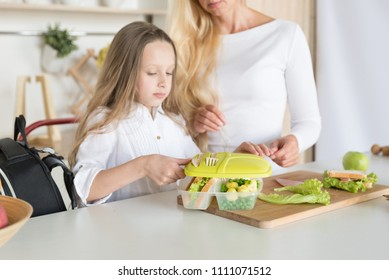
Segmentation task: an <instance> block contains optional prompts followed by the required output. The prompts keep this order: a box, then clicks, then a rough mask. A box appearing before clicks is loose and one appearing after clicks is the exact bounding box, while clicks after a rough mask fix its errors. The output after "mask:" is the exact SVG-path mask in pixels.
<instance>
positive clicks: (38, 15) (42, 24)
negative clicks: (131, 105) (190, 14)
mask: <svg viewBox="0 0 389 280" xmlns="http://www.w3.org/2000/svg"><path fill="white" fill-rule="evenodd" d="M127 1H128V0H127ZM132 1H133V0H132ZM84 2H85V3H86V2H87V1H86V0H85V1H84ZM163 2H164V1H162V0H159V1H157V2H155V1H154V2H153V1H149V2H144V1H142V2H140V3H142V5H143V6H142V7H144V6H146V7H151V5H152V4H158V5H157V8H161V7H163V6H164V5H165V6H166V2H165V4H164V5H162V4H163ZM144 19H145V18H144V17H143V16H141V15H139V16H129V15H127V14H99V13H76V12H56V11H46V12H45V11H12V10H11V11H10V10H3V9H0V31H24V30H27V31H45V30H46V29H47V26H48V24H52V23H55V22H60V24H61V26H62V27H65V28H68V29H69V30H71V31H86V32H110V33H112V34H114V33H115V32H117V31H118V30H119V29H120V28H121V27H123V26H124V25H126V24H127V23H129V22H131V21H134V20H144ZM155 23H156V25H158V26H160V27H162V28H164V23H165V18H164V16H156V17H155ZM112 38H113V35H109V36H101V35H100V36H80V37H78V40H77V44H78V46H79V50H77V51H76V52H74V53H73V54H71V58H70V61H71V62H70V65H74V64H75V63H77V62H78V61H79V59H80V58H81V57H82V56H83V55H85V54H86V50H87V49H90V48H92V49H94V50H95V52H96V53H97V52H98V51H99V50H100V49H101V48H102V47H104V46H106V45H107V44H108V43H109V42H110V41H111V40H112ZM42 46H43V39H42V38H41V36H21V35H1V34H0V50H1V51H0V138H3V137H11V136H13V125H14V117H15V96H16V81H17V77H18V76H21V75H31V76H35V75H38V74H41V73H43V70H42V69H41V64H40V58H41V52H42ZM83 71H85V72H87V73H92V74H93V73H94V72H93V71H95V72H96V71H97V70H96V66H95V63H94V62H93V61H89V63H88V65H86V67H85V69H83ZM88 77H89V78H90V79H91V81H92V80H93V78H94V77H93V75H89V76H88ZM48 78H49V85H50V89H51V92H52V96H53V100H54V109H55V112H56V115H57V117H67V116H71V115H72V114H71V110H70V109H71V107H72V106H73V105H74V103H75V102H76V101H77V100H78V98H79V97H80V95H83V94H85V93H84V92H83V89H82V88H81V87H80V86H79V85H78V84H77V83H76V81H75V80H74V79H73V78H72V77H71V76H69V75H67V74H66V73H64V74H61V75H53V74H48ZM26 111H27V113H26V117H27V122H28V123H32V122H34V121H36V120H39V119H43V118H45V116H44V113H43V104H42V100H41V93H40V88H39V87H38V85H37V84H35V85H34V84H31V85H30V86H29V87H28V88H27V108H26Z"/></svg>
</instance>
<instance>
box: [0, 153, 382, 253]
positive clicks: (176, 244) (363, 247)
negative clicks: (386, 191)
mask: <svg viewBox="0 0 389 280" xmlns="http://www.w3.org/2000/svg"><path fill="white" fill-rule="evenodd" d="M369 157H370V161H371V164H370V169H369V170H371V171H374V172H375V173H376V174H377V175H378V183H379V184H382V185H389V157H383V156H372V155H369ZM332 168H333V169H339V168H341V160H333V161H327V162H321V163H319V162H313V163H308V164H304V165H299V166H295V167H293V168H289V169H285V170H282V171H280V170H279V171H277V172H275V174H278V173H284V172H289V171H294V170H312V171H317V172H323V171H324V170H325V169H332ZM176 197H177V192H176V191H170V192H165V193H158V194H153V195H147V196H142V197H138V198H132V199H128V200H123V201H118V202H112V203H107V204H104V205H98V206H93V207H89V208H83V209H78V210H73V211H68V212H62V213H57V214H52V215H46V216H42V217H36V218H31V219H30V220H29V221H28V222H27V223H26V224H25V226H24V227H23V228H22V229H21V230H20V231H19V232H18V233H17V234H16V235H15V236H14V237H13V238H12V239H11V240H10V241H9V242H8V243H7V244H5V245H4V246H3V247H1V248H0V259H14V260H17V259H60V260H61V259H65V260H66V259H137V260H139V259H144V260H150V259H153V260H158V259H166V260H171V259H176V260H180V259H263V260H278V259H286V260H288V259H296V260H302V259H313V260H329V259H351V260H357V259H385V260H388V259H389V249H388V248H389V201H387V200H385V198H383V197H379V198H377V199H373V200H370V201H367V202H363V203H360V204H357V205H353V206H348V207H346V208H342V209H339V210H335V211H331V212H328V213H324V214H321V215H317V216H314V217H310V218H306V219H303V220H300V221H296V222H292V223H289V224H286V225H283V226H279V227H276V228H273V229H260V228H256V227H253V226H249V225H245V224H242V223H239V222H235V221H232V220H229V219H225V218H222V217H219V216H215V215H212V214H209V213H206V212H203V211H197V210H187V209H185V208H183V207H182V206H180V205H177V200H176Z"/></svg>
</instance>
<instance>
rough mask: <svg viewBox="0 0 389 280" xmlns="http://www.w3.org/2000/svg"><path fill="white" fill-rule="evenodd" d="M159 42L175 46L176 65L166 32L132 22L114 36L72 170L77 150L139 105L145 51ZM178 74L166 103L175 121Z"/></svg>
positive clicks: (78, 139) (79, 130)
mask: <svg viewBox="0 0 389 280" xmlns="http://www.w3.org/2000/svg"><path fill="white" fill-rule="evenodd" d="M157 40H160V41H164V42H168V43H170V44H171V45H172V47H173V50H174V53H175V58H176V61H175V64H176V65H177V53H176V49H175V46H174V43H173V41H172V40H171V39H170V37H169V36H168V35H167V34H166V33H165V32H164V31H163V30H161V29H159V28H158V27H156V26H155V25H153V24H151V23H147V22H142V21H137V22H132V23H130V24H128V25H126V26H124V27H123V28H122V29H121V30H119V32H118V33H117V34H116V35H115V37H114V38H113V40H112V43H111V44H110V47H109V50H108V53H107V56H106V58H105V61H104V64H103V67H102V69H101V72H100V75H99V78H98V80H97V85H96V89H95V92H94V94H93V96H92V98H91V100H90V101H89V103H88V106H87V108H86V112H85V113H84V115H83V117H81V119H80V122H79V126H78V128H77V132H76V139H75V144H74V147H73V150H72V152H71V153H70V155H69V164H70V166H72V167H73V166H74V165H75V163H76V156H77V152H78V149H79V147H80V145H81V143H82V142H83V141H84V140H85V138H86V137H87V136H88V135H89V134H90V133H102V131H103V129H104V128H105V127H107V125H108V124H111V123H113V124H115V122H117V121H118V120H121V119H123V118H125V117H127V116H128V114H129V113H130V112H131V109H132V108H133V106H134V103H135V101H136V81H137V79H138V74H139V69H140V65H141V60H142V55H143V51H144V48H145V47H146V45H147V44H149V43H152V42H154V41H157ZM175 72H176V71H175V70H174V72H173V84H172V89H171V92H170V94H169V96H168V97H167V98H166V100H165V101H164V102H163V109H164V111H165V113H166V114H168V115H169V116H170V117H172V118H173V117H174V115H177V114H180V113H181V112H180V110H179V109H178V108H179V107H178V106H177V104H178V103H177V98H176V96H175V90H174V79H175V75H176V74H175ZM101 110H104V111H105V112H106V114H105V117H104V118H102V119H100V120H98V121H93V122H91V120H95V118H96V116H97V114H99V112H101Z"/></svg>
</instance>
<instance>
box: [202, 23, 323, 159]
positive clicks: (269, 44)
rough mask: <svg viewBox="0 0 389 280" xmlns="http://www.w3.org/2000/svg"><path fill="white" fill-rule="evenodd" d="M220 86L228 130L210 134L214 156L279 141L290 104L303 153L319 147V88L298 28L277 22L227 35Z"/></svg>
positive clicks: (225, 36) (219, 64)
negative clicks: (244, 144)
mask: <svg viewBox="0 0 389 280" xmlns="http://www.w3.org/2000/svg"><path fill="white" fill-rule="evenodd" d="M215 82H216V86H215V87H216V89H217V91H218V93H219V96H220V108H221V110H222V112H223V113H224V115H225V117H226V125H225V126H224V127H223V128H222V130H221V131H219V132H210V133H209V145H210V146H209V148H210V150H211V151H223V150H226V151H231V150H233V149H235V147H236V146H238V145H239V144H240V143H242V142H243V141H251V142H253V143H256V144H258V143H265V144H269V143H270V142H271V141H273V140H275V139H277V138H279V137H280V136H281V133H282V131H283V121H284V114H285V110H286V105H287V104H288V105H289V110H290V113H291V133H292V134H294V135H295V136H296V137H297V140H298V144H299V150H300V152H302V151H304V150H306V149H307V148H309V147H310V146H312V145H313V144H314V143H315V142H316V141H317V139H318V137H319V134H320V130H321V118H320V114H319V107H318V102H317V93H316V85H315V80H314V75H313V69H312V63H311V56H310V51H309V48H308V44H307V41H306V38H305V36H304V34H303V32H302V30H301V29H300V27H299V26H298V25H297V24H295V23H292V22H289V21H285V20H274V21H272V22H270V23H267V24H264V25H261V26H258V27H255V28H252V29H249V30H246V31H243V32H239V33H234V34H227V35H223V38H222V49H221V53H220V57H219V60H218V69H217V76H216V80H215Z"/></svg>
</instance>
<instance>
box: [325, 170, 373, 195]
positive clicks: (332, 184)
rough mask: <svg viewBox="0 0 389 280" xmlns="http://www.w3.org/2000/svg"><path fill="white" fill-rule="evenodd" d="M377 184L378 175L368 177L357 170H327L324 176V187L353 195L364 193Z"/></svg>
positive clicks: (368, 175)
mask: <svg viewBox="0 0 389 280" xmlns="http://www.w3.org/2000/svg"><path fill="white" fill-rule="evenodd" d="M376 182H377V175H376V174H374V173H370V174H367V175H366V174H365V173H364V172H361V171H357V170H326V171H325V172H324V175H323V187H325V188H337V189H342V190H345V191H348V192H352V193H357V192H358V191H362V192H364V191H366V189H370V188H372V187H373V186H374V184H375V183H376Z"/></svg>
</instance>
